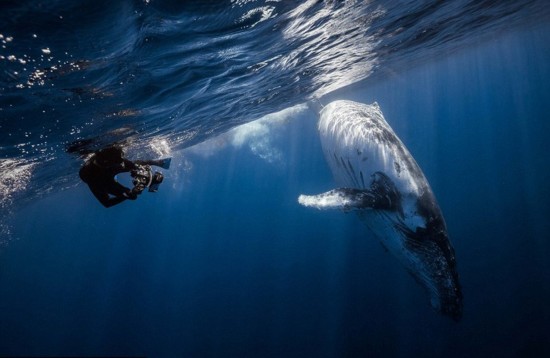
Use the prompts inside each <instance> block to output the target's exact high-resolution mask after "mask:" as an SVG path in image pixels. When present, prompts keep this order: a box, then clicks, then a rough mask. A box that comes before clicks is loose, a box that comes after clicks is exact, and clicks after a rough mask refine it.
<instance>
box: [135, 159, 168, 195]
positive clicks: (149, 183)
mask: <svg viewBox="0 0 550 358" xmlns="http://www.w3.org/2000/svg"><path fill="white" fill-rule="evenodd" d="M137 167H138V168H137V169H134V170H132V171H131V172H130V175H131V176H132V184H134V189H133V190H134V191H136V192H137V193H138V194H141V193H142V192H143V191H144V190H145V188H149V192H151V193H154V192H156V191H158V190H159V185H160V183H162V180H163V179H164V176H163V175H162V173H161V172H154V173H153V171H152V170H151V167H150V166H148V165H138V166H137Z"/></svg>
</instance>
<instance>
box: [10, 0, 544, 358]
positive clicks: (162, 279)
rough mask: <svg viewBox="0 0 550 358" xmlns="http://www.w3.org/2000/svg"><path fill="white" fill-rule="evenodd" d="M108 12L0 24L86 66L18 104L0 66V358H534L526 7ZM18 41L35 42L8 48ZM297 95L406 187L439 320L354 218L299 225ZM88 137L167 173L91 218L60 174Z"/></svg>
mask: <svg viewBox="0 0 550 358" xmlns="http://www.w3.org/2000/svg"><path fill="white" fill-rule="evenodd" d="M113 3H114V4H111V5H108V3H107V2H105V3H98V4H99V5H97V6H96V5H93V3H92V2H85V5H83V6H84V8H85V9H86V6H87V7H88V8H87V12H86V11H79V12H77V10H75V8H74V7H70V6H68V7H64V8H63V7H60V4H61V2H60V3H55V2H52V3H43V4H42V7H38V6H36V7H33V10H32V11H38V12H39V13H40V14H41V16H40V17H34V18H33V19H39V20H35V21H29V20H28V19H27V17H25V16H24V14H27V12H28V11H31V10H29V6H25V5H11V4H9V5H2V7H4V8H5V9H8V10H9V11H5V12H4V15H0V18H1V19H2V22H1V24H2V26H3V27H2V28H1V29H0V33H2V34H3V36H4V37H7V36H13V40H12V41H10V42H8V43H6V44H5V45H6V47H7V49H3V50H1V51H2V52H0V54H2V55H4V54H8V50H10V49H16V50H21V52H18V53H16V52H17V51H15V50H14V52H13V53H14V54H15V55H16V56H17V57H18V58H19V57H20V56H22V54H24V53H26V52H28V51H30V50H28V49H29V48H30V49H33V50H35V51H36V52H37V53H38V54H39V53H40V51H38V49H42V48H46V47H47V48H49V49H50V51H51V53H52V54H54V55H55V54H57V53H58V52H61V53H64V50H66V49H67V50H68V49H70V50H71V51H67V52H68V53H70V54H73V56H74V58H75V59H79V60H82V61H84V60H86V61H90V62H91V63H92V64H91V65H90V66H89V67H86V68H85V69H79V70H77V71H74V72H70V71H68V73H67V74H56V75H52V76H50V77H48V78H49V79H48V80H46V81H45V83H44V85H32V86H30V88H26V87H25V88H17V87H16V86H17V84H20V83H26V81H27V79H28V77H25V76H23V75H22V76H20V77H17V76H15V77H14V76H13V73H12V72H11V71H16V70H17V71H21V69H16V68H15V67H13V66H14V65H15V64H17V62H15V61H10V60H6V59H4V60H0V66H3V67H0V68H1V69H2V71H3V72H2V76H3V77H2V78H3V79H2V81H3V82H2V91H1V92H0V95H1V97H0V102H1V104H2V105H1V106H0V108H1V109H2V111H0V115H1V117H0V124H1V126H2V128H0V138H1V142H0V146H1V148H0V155H1V157H0V160H2V162H0V167H1V168H2V170H3V173H2V174H0V175H1V176H2V183H3V184H0V189H1V191H0V194H1V195H2V197H1V198H0V199H1V200H0V202H1V204H2V206H1V209H2V215H3V218H2V219H0V220H1V223H0V224H1V225H2V229H1V230H2V231H1V233H2V238H1V240H2V243H3V245H2V247H1V249H0V356H3V355H7V356H14V355H15V356H17V355H19V356H21V355H49V356H51V355H65V356H67V355H119V356H120V355H140V356H150V357H174V356H179V357H360V356H388V357H410V356H421V357H441V356H448V357H464V356H471V357H476V356H479V357H481V356H484V357H485V356H498V357H520V356H521V357H529V356H532V357H542V356H547V355H548V354H550V336H549V333H548V332H550V306H549V305H548V302H550V285H549V283H550V263H549V260H548V257H549V255H550V243H549V240H550V236H549V234H548V232H549V230H550V221H549V220H548V214H550V203H549V201H548V199H549V198H550V189H549V187H548V183H549V182H550V166H549V165H548V155H549V151H548V147H547V145H548V144H547V143H548V141H547V137H548V136H549V135H550V121H549V117H548V113H550V81H549V79H550V61H549V59H550V41H548V40H549V36H550V22H548V16H547V14H548V12H547V11H546V8H547V6H545V4H544V2H515V4H516V5H508V6H506V5H503V4H500V3H493V2H472V3H469V2H453V3H451V5H448V4H447V5H441V4H440V5H437V3H436V2H434V3H433V4H430V3H424V4H423V5H422V6H420V5H415V4H414V3H407V2H397V1H395V2H387V3H385V2H372V3H370V4H368V5H358V4H355V5H353V4H352V5H342V6H340V5H339V3H337V2H334V3H332V2H326V3H325V2H307V3H305V4H306V5H307V6H305V5H304V8H303V11H301V12H299V11H297V10H296V8H297V5H296V3H295V2H284V1H281V2H274V1H266V2H265V4H263V5H265V7H269V6H272V7H274V9H272V10H268V9H264V8H263V7H262V6H260V5H261V4H259V3H256V2H246V1H243V2H231V5H232V6H229V2H227V3H228V4H225V5H227V6H226V7H222V5H220V2H208V5H201V6H190V5H181V6H179V7H178V6H176V5H175V4H176V3H173V4H170V3H169V2H155V1H151V2H150V3H148V2H119V3H115V2H113ZM475 3H477V4H479V5H477V8H475V9H474V8H472V7H473V6H474V5H475ZM36 4H38V3H36ZM117 4H121V5H117ZM204 4H206V3H204ZM518 4H519V5H518ZM65 5H66V4H65ZM430 5H431V6H430ZM468 6H469V7H468ZM381 7H382V8H381ZM260 8H262V9H261V11H260V10H255V9H260ZM221 9H225V10H227V11H221ZM228 9H232V10H231V11H229V10H228ZM373 9H379V10H381V9H385V11H383V12H382V13H383V15H379V17H376V18H374V19H370V18H369V17H368V16H367V15H368V14H371V13H372V10H373ZM92 10H93V11H92ZM115 10H116V11H115ZM328 10H330V11H328ZM474 10H476V11H474ZM32 11H31V12H32ZM270 11H271V12H270ZM249 12H250V13H249ZM535 12H536V13H538V14H539V15H538V16H535V15H533V13H535ZM75 13H77V14H81V13H82V15H78V16H76V15H74V14H75ZM85 13H87V14H88V16H85V15H84V14H85ZM5 14H8V15H9V16H8V15H5ZM48 14H54V15H55V16H53V17H52V18H48ZM106 14H109V15H110V16H111V17H109V16H106ZM131 14H134V15H132V16H130V15H131ZM243 14H249V16H250V18H247V17H242V16H243ZM262 14H264V15H265V16H264V15H262ZM266 14H267V15H266ZM274 14H277V16H274ZM453 14H454V16H452V15H453ZM16 15H19V16H16ZM100 15H101V16H100ZM407 15H409V16H408V17H407ZM58 16H62V19H59V18H58ZM71 16H75V19H72V20H71V21H72V22H71V23H70V25H71V26H73V27H74V29H73V30H72V31H69V30H68V29H67V28H66V27H64V26H65V25H63V22H62V21H59V20H64V21H67V22H68V21H69V20H70V19H71ZM316 16H319V18H317V17H316ZM350 16H351V18H352V19H353V20H354V21H350V20H349V19H350ZM365 16H367V17H365ZM54 17H57V19H54ZM7 19H9V21H8V20H7ZM234 19H237V20H239V19H245V20H243V21H244V22H243V23H240V22H238V21H237V22H235V21H234ZM250 19H252V20H250ZM261 19H265V20H262V21H259V20H261ZM296 19H297V20H296ZM368 19H370V20H368ZM480 19H482V20H480ZM526 19H528V20H526ZM77 20H78V21H77ZM84 20H87V22H85V21H84ZM295 20H296V21H295ZM360 20H361V21H360ZM367 20H368V21H367ZM444 20H445V21H444ZM247 21H248V22H247ZM308 21H311V24H310V25H308V26H307V28H306V29H303V30H300V31H299V30H298V29H296V28H295V26H299V25H300V24H308V23H309V22H308ZM113 23H117V24H120V26H113ZM197 23H198V24H201V26H198V25H197ZM75 24H78V25H79V26H75ZM129 24H133V27H132V26H129ZM192 24H195V25H192ZM342 24H346V27H342V26H343V25H342ZM434 24H437V25H439V27H437V26H435V25H434ZM46 25H49V26H48V27H46ZM153 25H155V26H153ZM253 25H254V26H253ZM293 26H294V27H293ZM281 28H282V29H289V28H290V29H293V31H294V32H293V33H300V34H301V36H302V39H301V40H291V39H290V38H289V37H288V36H287V37H285V35H284V34H285V31H283V30H280V29H281ZM181 29H184V30H181ZM189 29H192V31H191V30H189ZM398 29H401V30H398ZM403 29H404V30H403ZM430 29H432V30H430ZM436 30H437V31H436ZM117 31H122V33H119V34H117ZM190 31H191V32H190ZM331 31H332V32H339V31H340V32H339V33H340V35H339V36H336V37H335V38H331V37H330V34H331ZM430 31H431V32H430ZM34 32H36V34H37V38H36V39H37V40H40V41H44V42H43V43H40V44H39V45H35V44H33V43H32V41H33V37H32V36H29V37H28V38H26V40H24V41H23V40H22V39H24V38H25V37H24V36H23V34H25V33H27V34H32V33H34ZM426 33H427V35H425V36H426V37H425V38H424V37H422V36H419V34H426ZM431 33H432V35H429V34H431ZM91 34H94V35H95V36H96V38H95V40H94V41H91V40H90V39H91V37H92V35H91ZM155 34H157V35H158V37H155V36H154V35H155ZM323 35H326V37H322V36H323ZM482 35H483V36H482ZM348 36H349V37H348ZM371 36H374V38H372V39H371V38H370V37H371ZM376 36H378V37H376ZM44 38H45V39H47V40H50V41H52V42H48V41H46V40H42V39H44ZM146 38H149V40H148V41H145V39H146ZM53 39H55V40H56V41H53ZM366 39H368V41H367V40H366ZM18 41H23V44H21V42H18ZM407 41H409V42H407ZM129 43H130V44H131V46H130V45H128V44H129ZM146 43H150V45H146ZM367 43H368V44H373V47H369V46H366V44H367ZM90 44H91V45H90ZM181 44H183V45H181ZM335 44H341V47H338V48H337V49H338V51H335V52H333V53H330V55H328V56H326V57H325V56H324V55H323V54H325V55H326V54H327V51H329V50H327V49H328V48H329V47H330V46H334V45H335ZM180 45H181V46H183V49H182V48H180V47H178V46H180ZM329 45H330V46H329ZM10 46H12V47H11V48H10ZM37 46H38V47H37ZM258 46H260V47H258ZM319 46H321V48H319ZM357 48H360V49H362V51H359V52H355V51H351V50H353V49H357ZM178 49H179V50H178ZM345 49H350V53H351V52H352V53H354V54H356V55H357V56H356V57H354V56H349V53H348V52H346V51H345ZM23 50H25V51H23ZM222 50H223V51H222ZM270 51H272V52H270ZM342 51H343V52H342ZM10 53H11V52H10ZM275 55H281V56H282V57H277V58H275V59H274V60H273V62H269V61H267V63H266V64H263V62H266V60H268V59H272V58H274V57H275ZM38 56H39V55H38ZM67 56H69V55H67ZM338 56H340V57H338ZM56 59H57V57H56ZM283 59H284V60H283ZM409 60H410V61H409ZM44 61H47V59H46V60H44ZM71 61H75V60H71ZM346 61H349V62H346ZM409 62H410V63H409ZM79 63H84V62H79ZM254 64H257V65H258V67H259V68H258V71H260V73H256V72H253V73H256V75H257V77H254V76H251V74H250V73H249V72H247V70H244V69H248V71H253V69H254V68H256V67H254V68H248V66H252V65H254ZM73 65H74V64H73ZM73 65H71V66H73ZM86 66H87V65H86ZM193 66H194V67H193ZM281 66H282V67H281ZM285 66H286V67H285ZM83 67H85V66H83ZM190 67H192V68H194V70H193V71H188V69H189V68H190ZM36 68H42V67H38V66H37V67H33V68H32V70H31V69H28V70H29V72H33V71H35V69H36ZM348 68H350V69H353V71H352V72H351V73H353V76H351V77H352V78H351V79H350V76H349V72H346V69H348ZM178 71H181V72H178ZM233 71H236V72H233ZM239 71H241V72H239ZM10 73H11V74H12V75H9V74H10ZM20 73H21V72H20ZM303 73H306V75H303ZM296 76H301V77H300V79H297V77H296ZM304 76H305V77H304ZM85 77H87V78H85ZM129 78H135V82H132V83H130V81H127V80H128V79H129ZM121 80H122V81H123V83H126V85H122V86H121V87H120V88H119V87H117V85H116V84H117V83H120V81H121ZM48 81H51V83H50V82H48ZM352 82H355V83H354V84H352ZM48 84H53V85H54V86H49V87H48ZM333 84H336V85H334V86H333ZM279 86H281V87H279ZM51 87H53V88H55V89H54V90H52V89H51ZM276 87H277V88H281V90H279V92H277V94H276V95H274V96H272V97H271V98H269V97H270V96H269V93H271V92H273V90H272V89H273V88H276ZM62 88H64V89H62ZM69 88H72V90H69ZM76 88H80V89H82V90H76ZM98 91H99V92H98ZM281 93H282V94H281ZM193 94H196V96H197V97H194V98H195V101H194V100H193V99H192V95H193ZM314 97H320V102H321V103H324V104H326V103H328V102H330V101H331V100H333V99H341V98H343V99H351V100H356V101H359V102H363V103H371V102H373V101H377V102H378V103H379V104H380V107H381V109H382V111H383V112H384V115H385V117H386V119H387V120H388V122H389V123H390V124H391V125H392V127H393V128H394V130H395V132H396V133H397V134H398V135H399V137H400V138H401V140H402V141H403V142H404V143H405V144H406V145H407V147H408V148H409V150H410V151H411V153H412V154H413V156H414V157H415V159H416V160H417V162H418V163H419V165H420V166H421V168H422V169H423V171H424V173H425V174H426V176H427V178H428V180H429V181H430V184H431V186H432V188H433V191H434V193H435V195H436V196H437V198H438V201H439V204H440V206H441V208H442V211H443V213H444V215H445V219H446V221H447V226H448V229H449V235H450V238H451V242H452V244H453V246H454V248H455V251H456V258H457V262H458V270H459V274H460V280H461V284H462V287H463V293H464V315H463V318H462V320H461V321H460V322H458V323H455V322H453V321H451V320H449V319H448V318H446V317H443V316H440V315H438V314H437V313H435V312H434V311H433V310H432V309H431V308H430V306H429V303H428V300H427V298H426V296H425V294H424V292H423V291H422V289H421V288H420V286H419V285H417V284H416V283H415V282H414V280H413V279H412V278H411V277H410V275H408V274H407V273H406V272H405V270H403V268H402V267H401V266H400V265H399V264H398V262H397V261H396V260H395V259H394V258H393V257H392V256H391V255H389V254H388V253H387V252H385V250H384V249H383V247H382V246H381V245H380V244H379V242H377V240H376V239H375V238H374V237H373V236H372V235H371V234H370V233H369V232H368V231H367V230H366V228H365V226H364V225H363V224H362V223H361V222H360V221H359V220H358V218H357V217H356V216H355V215H353V214H350V213H348V214H346V213H343V212H338V211H333V212H332V211H331V212H329V211H327V212H324V211H316V210H311V209H308V208H305V207H302V206H300V205H298V203H297V200H296V199H297V197H298V195H300V194H302V193H319V192H322V191H326V190H329V189H331V188H333V187H334V182H333V179H332V175H331V173H330V171H329V168H328V166H327V164H326V162H325V160H324V158H323V155H322V151H321V147H320V143H319V138H318V134H317V131H316V120H317V114H316V113H315V111H314V110H312V109H309V108H308V106H307V105H305V104H303V103H305V102H307V101H308V100H310V99H311V98H314ZM92 98H93V99H92ZM243 98H244V99H245V100H243ZM73 104H75V105H74V106H73ZM72 107H74V108H72ZM130 109H131V110H132V111H133V112H120V111H124V110H130ZM42 110H45V111H46V112H47V113H43V114H44V117H41V116H38V115H37V114H40V113H42V112H41V111H42ZM279 110H284V111H283V112H278V111H279ZM54 112H55V113H54ZM58 113H62V114H58ZM111 113H118V114H117V115H116V116H112V115H111ZM123 113H125V114H123ZM128 113H131V114H129V115H127V114H128ZM270 113H271V114H270ZM267 114H269V116H268V117H265V118H263V119H261V120H260V121H257V122H252V123H249V124H247V125H245V126H244V127H237V125H239V124H242V123H245V122H249V121H251V120H255V119H259V118H260V117H262V116H264V115H267ZM23 117H25V118H23ZM56 121H59V122H56ZM56 123H57V124H56ZM126 128H129V129H126ZM230 128H233V129H232V131H230V132H228V133H225V134H222V135H221V136H217V135H218V134H221V133H223V132H224V131H226V130H228V129H230ZM113 130H118V131H117V132H116V133H115V134H112V133H113ZM25 133H26V134H25ZM40 135H42V136H44V135H47V138H46V139H45V138H44V137H42V138H41V137H40ZM96 137H101V138H99V139H96V140H94V141H93V142H92V144H87V145H90V146H91V147H92V148H96V147H98V146H101V145H105V144H106V142H109V141H118V142H124V143H126V145H127V146H128V147H129V154H130V155H133V156H135V157H138V156H142V157H143V156H146V155H157V156H158V155H168V154H169V155H172V156H173V158H174V159H173V166H172V168H171V169H170V170H169V171H165V174H166V179H165V183H163V184H162V186H161V188H160V190H159V192H158V193H155V194H151V193H145V194H143V195H142V196H141V197H140V198H139V200H138V201H136V202H125V203H122V204H120V205H119V206H117V207H114V208H110V209H104V208H103V207H102V206H101V205H100V204H98V203H97V201H96V200H95V199H94V198H93V196H92V195H91V194H90V192H89V190H88V188H87V187H86V186H85V185H83V184H80V183H79V180H78V175H77V171H78V167H79V166H80V165H81V163H82V158H80V157H79V156H78V155H75V154H67V153H65V150H66V148H67V146H68V145H70V144H71V143H74V141H75V140H83V139H90V138H96ZM42 143H46V144H42ZM86 143H88V142H86ZM33 145H34V147H33ZM44 148H46V150H44V151H41V149H44ZM50 148H51V149H50ZM62 189H63V190H62Z"/></svg>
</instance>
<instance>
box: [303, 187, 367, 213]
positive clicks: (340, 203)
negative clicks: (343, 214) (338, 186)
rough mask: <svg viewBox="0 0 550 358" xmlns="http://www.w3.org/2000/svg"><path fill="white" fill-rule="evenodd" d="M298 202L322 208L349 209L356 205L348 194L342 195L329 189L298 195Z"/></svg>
mask: <svg viewBox="0 0 550 358" xmlns="http://www.w3.org/2000/svg"><path fill="white" fill-rule="evenodd" d="M298 203H300V204H301V205H303V206H307V207H312V208H316V209H319V210H323V209H344V210H347V209H351V208H352V207H356V206H357V205H356V204H357V203H356V202H355V201H354V200H352V199H351V198H350V197H349V196H346V195H343V194H341V193H340V192H338V191H336V190H331V191H329V192H326V193H322V194H319V195H300V196H299V197H298Z"/></svg>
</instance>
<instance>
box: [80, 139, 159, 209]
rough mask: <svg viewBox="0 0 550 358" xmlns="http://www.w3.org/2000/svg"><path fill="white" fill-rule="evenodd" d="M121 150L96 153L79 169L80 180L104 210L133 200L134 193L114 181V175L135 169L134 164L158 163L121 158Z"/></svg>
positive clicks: (135, 195) (156, 163)
mask: <svg viewBox="0 0 550 358" xmlns="http://www.w3.org/2000/svg"><path fill="white" fill-rule="evenodd" d="M123 155H124V153H123V152H122V150H121V149H119V148H116V147H110V148H106V149H103V150H100V151H98V152H96V153H95V154H94V155H93V156H92V157H91V158H90V159H89V160H88V161H86V163H84V165H83V166H82V168H81V169H80V172H79V175H80V179H82V181H84V182H85V183H86V184H88V186H89V187H90V190H91V191H92V193H93V194H94V196H95V197H96V198H97V200H99V202H100V203H101V204H103V206H105V207H106V208H108V207H111V206H113V205H116V204H119V203H121V202H123V201H124V200H126V199H130V200H135V199H137V194H138V193H136V192H135V191H133V190H131V189H129V188H127V187H125V186H124V185H122V184H120V183H119V182H117V181H116V179H115V175H117V174H120V173H124V172H130V171H131V170H133V169H136V168H137V166H136V164H140V165H145V164H151V165H158V163H159V162H158V161H136V162H135V163H134V162H132V161H130V160H128V159H125V158H123Z"/></svg>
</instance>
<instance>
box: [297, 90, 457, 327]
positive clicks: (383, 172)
mask: <svg viewBox="0 0 550 358" xmlns="http://www.w3.org/2000/svg"><path fill="white" fill-rule="evenodd" d="M318 129H319V135H320V138H321V145H322V148H323V152H324V154H325V158H326V160H327V162H328V164H329V166H330V169H331V171H332V173H333V176H334V178H335V180H336V182H337V184H338V186H339V188H337V189H333V190H330V191H328V192H326V193H321V194H318V195H300V196H299V198H298V202H299V203H300V204H302V205H304V206H308V207H314V208H317V209H342V210H345V211H348V210H354V211H356V212H357V214H358V215H359V217H360V218H361V219H362V220H363V221H364V222H365V223H366V225H367V227H368V228H369V229H370V230H371V231H372V232H373V233H374V235H375V236H376V237H378V238H379V239H380V241H381V242H382V244H383V246H385V247H386V248H387V249H388V251H390V252H391V253H392V254H393V255H394V256H395V257H396V258H397V259H398V260H399V261H400V262H401V263H402V264H403V266H404V267H405V268H406V269H407V271H408V272H409V273H411V274H412V276H413V277H414V278H415V279H416V280H417V281H418V282H419V283H420V285H421V286H423V287H424V288H425V290H426V291H427V293H428V295H429V297H430V303H431V305H432V307H433V308H434V309H435V310H436V311H438V312H440V313H442V314H444V315H447V316H449V317H451V318H452V319H454V320H455V321H458V320H460V318H461V317H462V292H461V288H460V283H459V279H458V272H457V268H456V260H455V254H454V249H453V247H452V246H451V243H450V241H449V238H448V234H447V228H446V225H445V220H444V218H443V215H442V213H441V209H440V208H439V205H438V204H437V201H436V198H435V196H434V194H433V192H432V190H431V188H430V185H429V184H428V181H427V180H426V177H425V176H424V174H423V173H422V170H421V169H420V167H419V166H418V164H417V163H416V161H415V160H414V158H413V157H412V156H411V154H410V153H409V151H408V150H407V148H406V147H405V146H404V145H403V143H402V142H401V140H400V139H399V138H398V137H397V135H396V134H395V133H394V131H393V130H392V129H391V127H390V126H389V124H388V123H387V122H386V120H385V119H384V116H383V114H382V111H381V110H380V107H379V106H378V104H377V103H376V102H375V103H373V104H371V105H366V104H362V103H357V102H352V101H344V100H339V101H334V102H331V103H330V104H328V105H327V106H326V107H324V108H323V109H322V110H321V112H320V119H319V126H318Z"/></svg>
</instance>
